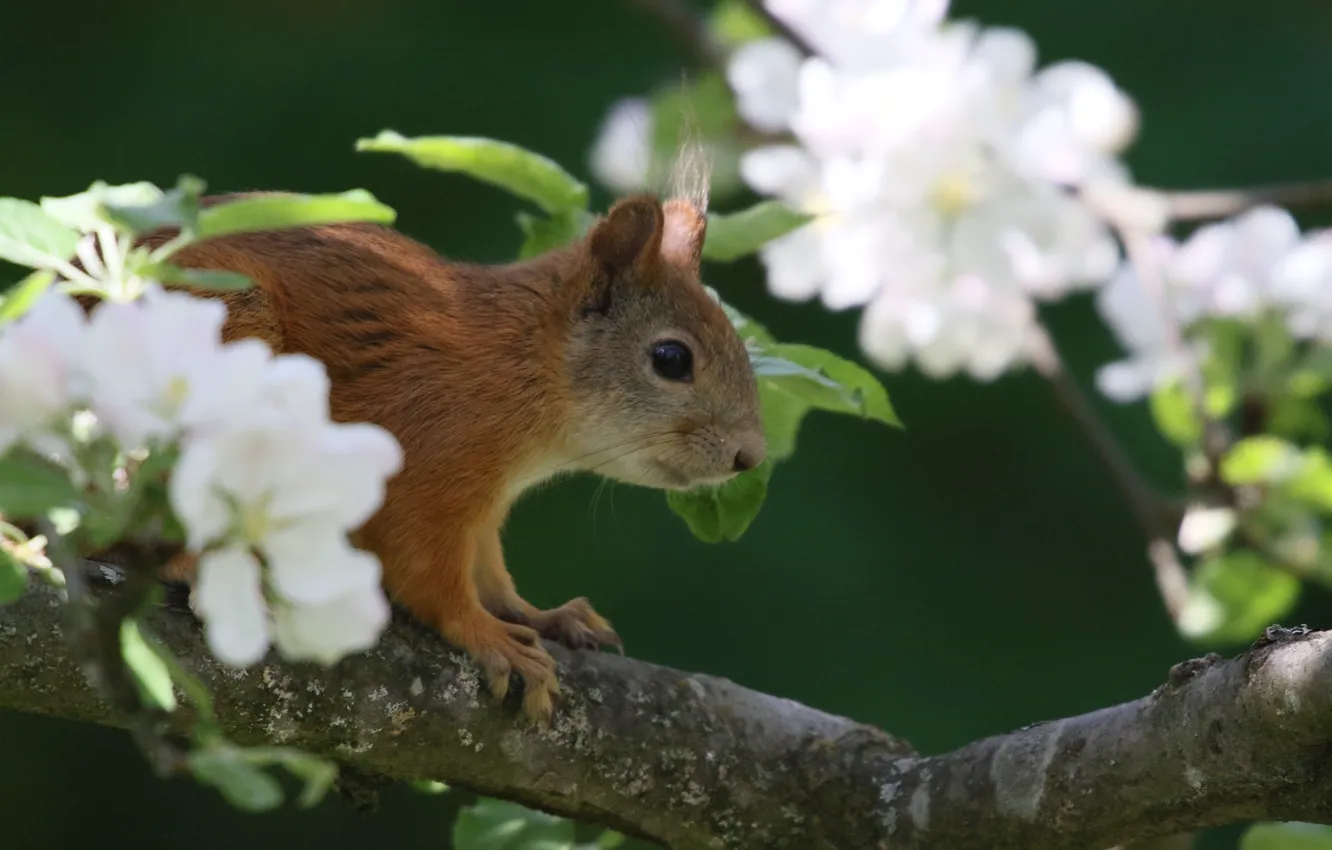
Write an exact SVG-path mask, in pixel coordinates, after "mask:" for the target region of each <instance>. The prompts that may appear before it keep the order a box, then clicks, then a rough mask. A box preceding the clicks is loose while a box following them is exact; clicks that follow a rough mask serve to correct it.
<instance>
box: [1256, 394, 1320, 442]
mask: <svg viewBox="0 0 1332 850" xmlns="http://www.w3.org/2000/svg"><path fill="white" fill-rule="evenodd" d="M1267 431H1268V432H1269V433H1271V434H1276V435H1279V436H1282V437H1287V438H1291V439H1297V438H1305V439H1309V440H1315V441H1319V442H1321V441H1323V440H1326V439H1327V438H1328V437H1329V436H1332V424H1329V423H1328V420H1327V417H1326V416H1325V415H1324V414H1323V411H1322V408H1321V407H1320V405H1319V403H1318V400H1316V399H1311V398H1302V397H1300V396H1298V395H1293V394H1292V395H1281V396H1277V397H1276V398H1274V399H1272V400H1271V402H1270V403H1269V405H1268V410H1267Z"/></svg>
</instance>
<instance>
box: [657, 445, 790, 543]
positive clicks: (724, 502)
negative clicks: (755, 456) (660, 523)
mask: <svg viewBox="0 0 1332 850" xmlns="http://www.w3.org/2000/svg"><path fill="white" fill-rule="evenodd" d="M773 466H774V461H773V460H772V459H767V460H764V461H763V463H761V464H759V465H758V466H757V467H755V468H754V469H751V470H750V471H748V472H742V473H740V474H739V475H737V476H735V477H734V478H732V479H731V480H730V481H727V482H726V483H725V484H722V485H721V486H718V487H699V488H696V489H693V490H685V491H678V490H673V491H670V492H668V493H667V494H666V503H667V504H668V505H670V507H671V510H673V511H675V513H676V514H678V515H679V516H680V517H681V518H682V519H683V520H684V521H685V524H687V525H688V526H689V530H690V531H692V532H693V533H694V536H695V537H697V538H698V539H700V540H702V541H703V542H705V543H720V542H722V541H723V540H726V541H730V542H734V541H736V540H739V539H740V536H741V535H743V534H744V533H745V531H746V530H748V528H749V526H750V524H751V523H752V522H753V521H754V519H755V517H757V516H758V514H759V510H760V509H762V507H763V501H764V500H765V499H766V498H767V496H768V481H769V480H770V479H771V478H772V471H773Z"/></svg>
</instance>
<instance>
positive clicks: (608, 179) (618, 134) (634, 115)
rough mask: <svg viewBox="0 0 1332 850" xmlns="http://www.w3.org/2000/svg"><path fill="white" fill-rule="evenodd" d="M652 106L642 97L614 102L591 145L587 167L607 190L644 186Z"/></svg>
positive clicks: (648, 164)
mask: <svg viewBox="0 0 1332 850" xmlns="http://www.w3.org/2000/svg"><path fill="white" fill-rule="evenodd" d="M651 135H652V109H651V107H650V106H649V104H648V102H647V101H646V100H645V99H643V98H625V99H624V100H621V101H619V102H617V103H616V104H614V105H613V106H612V107H611V109H610V111H609V112H608V113H607V115H606V118H605V119H604V120H603V122H602V125H601V128H600V130H599V132H598V133H597V138H596V141H595V142H593V144H592V151H591V154H590V157H589V163H588V165H589V168H590V169H591V171H592V174H593V176H594V177H596V178H597V180H599V181H601V183H603V184H605V185H606V186H607V187H609V188H610V189H612V190H614V191H616V192H620V193H626V192H634V191H638V190H640V189H642V188H643V187H644V186H646V185H647V182H648V174H649V171H650V170H651V167H652V145H651Z"/></svg>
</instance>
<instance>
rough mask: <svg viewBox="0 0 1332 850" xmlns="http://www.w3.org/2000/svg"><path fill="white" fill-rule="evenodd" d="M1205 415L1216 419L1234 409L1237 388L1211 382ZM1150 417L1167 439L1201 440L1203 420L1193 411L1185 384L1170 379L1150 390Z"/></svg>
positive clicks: (1177, 441)
mask: <svg viewBox="0 0 1332 850" xmlns="http://www.w3.org/2000/svg"><path fill="white" fill-rule="evenodd" d="M1205 396H1206V407H1207V415H1208V416H1211V417H1213V418H1215V419H1219V418H1221V417H1223V416H1226V415H1227V414H1228V413H1230V411H1231V410H1232V409H1233V408H1234V406H1235V402H1236V391H1235V387H1234V385H1233V384H1230V383H1220V384H1210V385H1208V386H1207V387H1206V389H1205ZM1150 407H1151V411H1152V418H1153V419H1155V420H1156V427H1157V428H1159V429H1160V430H1161V433H1162V434H1164V435H1165V437H1166V439H1168V440H1170V441H1171V442H1172V443H1174V444H1175V445H1177V446H1189V445H1193V444H1195V443H1197V442H1198V441H1199V440H1200V439H1202V423H1201V422H1199V421H1198V417H1197V416H1196V415H1195V413H1194V409H1193V398H1192V396H1191V395H1190V394H1189V392H1188V390H1187V389H1186V388H1185V387H1184V384H1183V383H1182V382H1180V381H1173V382H1171V383H1169V384H1167V385H1165V386H1163V387H1160V388H1158V389H1157V390H1156V391H1155V392H1153V393H1152V396H1151V399H1150Z"/></svg>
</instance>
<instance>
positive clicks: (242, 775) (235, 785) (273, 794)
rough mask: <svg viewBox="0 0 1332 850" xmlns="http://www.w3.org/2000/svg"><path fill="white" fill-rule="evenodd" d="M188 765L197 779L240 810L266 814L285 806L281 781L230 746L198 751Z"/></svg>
mask: <svg viewBox="0 0 1332 850" xmlns="http://www.w3.org/2000/svg"><path fill="white" fill-rule="evenodd" d="M188 764H189V766H190V770H191V771H192V772H193V773H194V776H195V778H196V779H198V780H199V781H200V782H202V783H204V784H205V785H211V786H213V787H214V788H216V789H217V790H218V791H220V792H221V794H222V796H223V797H225V798H226V800H227V802H229V803H231V804H232V805H233V806H235V807H236V808H238V809H242V810H244V811H247V812H264V811H268V810H270V809H275V808H277V807H278V806H280V805H282V786H280V785H279V784H278V782H277V780H276V779H274V778H273V777H272V776H269V775H268V774H267V773H265V772H264V771H262V770H260V769H259V768H257V767H255V766H254V765H252V764H249V763H248V762H246V761H245V760H244V759H243V758H241V757H240V754H239V753H238V751H237V750H236V748H234V747H232V746H231V745H229V744H223V745H220V746H216V747H208V748H205V749H199V750H195V751H194V752H192V753H190V754H189V756H188Z"/></svg>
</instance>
